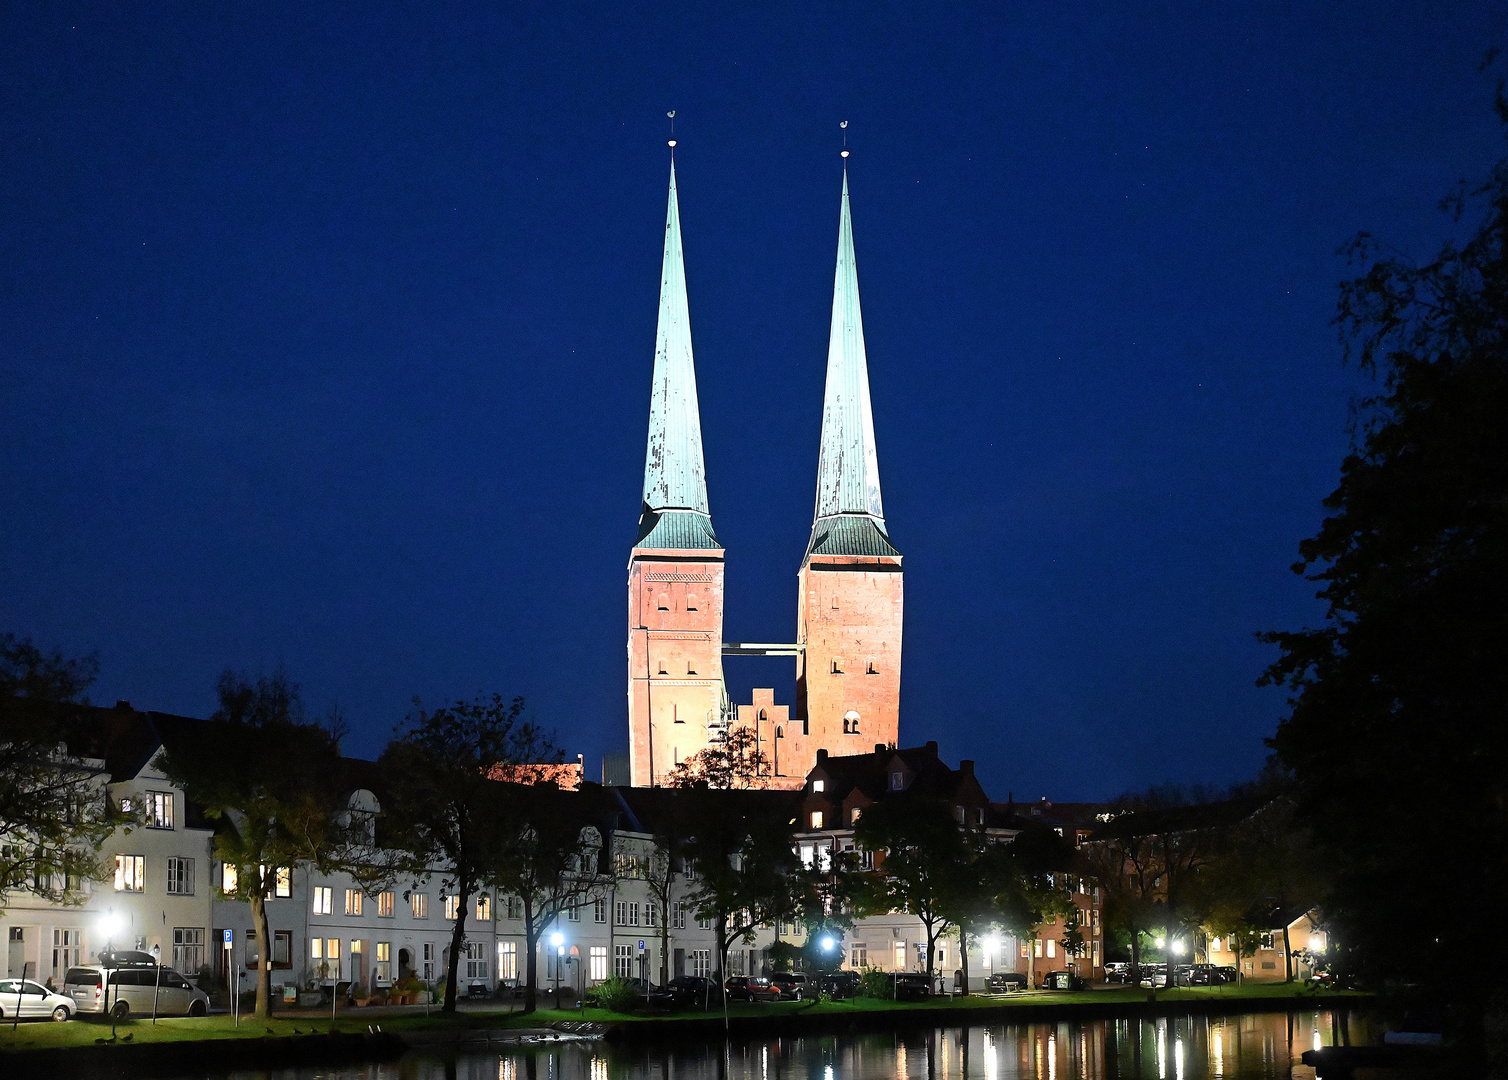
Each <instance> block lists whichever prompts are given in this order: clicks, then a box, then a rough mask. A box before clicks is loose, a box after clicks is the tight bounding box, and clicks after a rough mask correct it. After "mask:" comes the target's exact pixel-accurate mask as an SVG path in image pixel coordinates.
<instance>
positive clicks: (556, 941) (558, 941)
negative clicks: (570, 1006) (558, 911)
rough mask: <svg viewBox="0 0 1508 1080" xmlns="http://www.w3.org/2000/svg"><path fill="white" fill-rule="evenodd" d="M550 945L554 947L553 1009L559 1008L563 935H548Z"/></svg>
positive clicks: (563, 950) (563, 958)
mask: <svg viewBox="0 0 1508 1080" xmlns="http://www.w3.org/2000/svg"><path fill="white" fill-rule="evenodd" d="M550 944H551V945H554V946H555V1007H556V1008H557V1009H559V1008H560V965H561V964H562V963H563V962H564V960H565V935H564V934H562V933H561V932H560V931H559V930H557V931H555V933H553V934H551V935H550Z"/></svg>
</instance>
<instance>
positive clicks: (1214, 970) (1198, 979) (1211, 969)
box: [1183, 964, 1234, 986]
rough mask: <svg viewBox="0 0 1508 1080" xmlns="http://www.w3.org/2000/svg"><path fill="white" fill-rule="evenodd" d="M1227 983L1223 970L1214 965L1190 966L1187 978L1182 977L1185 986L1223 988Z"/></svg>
mask: <svg viewBox="0 0 1508 1080" xmlns="http://www.w3.org/2000/svg"><path fill="white" fill-rule="evenodd" d="M1227 981H1234V979H1230V980H1227V978H1226V974H1225V969H1224V968H1222V967H1218V966H1217V965H1215V964H1191V965H1190V966H1189V971H1188V974H1187V976H1185V977H1184V979H1183V983H1184V985H1185V986H1223V985H1225V983H1226V982H1227Z"/></svg>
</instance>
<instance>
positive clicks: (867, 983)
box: [859, 968, 895, 998]
mask: <svg viewBox="0 0 1508 1080" xmlns="http://www.w3.org/2000/svg"><path fill="white" fill-rule="evenodd" d="M859 996H860V997H867V998H893V997H895V980H894V979H892V978H891V977H890V975H889V974H888V973H886V972H883V971H881V970H880V969H879V968H865V969H864V973H863V974H862V975H860V976H859Z"/></svg>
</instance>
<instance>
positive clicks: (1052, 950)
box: [1047, 938, 1058, 956]
mask: <svg viewBox="0 0 1508 1080" xmlns="http://www.w3.org/2000/svg"><path fill="white" fill-rule="evenodd" d="M1057 948H1058V942H1057V939H1056V938H1048V939H1047V955H1048V956H1057V955H1058V953H1057Z"/></svg>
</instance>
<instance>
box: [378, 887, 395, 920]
mask: <svg viewBox="0 0 1508 1080" xmlns="http://www.w3.org/2000/svg"><path fill="white" fill-rule="evenodd" d="M377 914H378V915H379V916H380V917H382V918H384V919H391V918H392V917H393V894H392V893H391V892H380V893H378V894H377Z"/></svg>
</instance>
